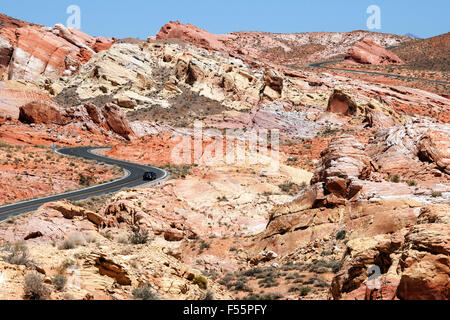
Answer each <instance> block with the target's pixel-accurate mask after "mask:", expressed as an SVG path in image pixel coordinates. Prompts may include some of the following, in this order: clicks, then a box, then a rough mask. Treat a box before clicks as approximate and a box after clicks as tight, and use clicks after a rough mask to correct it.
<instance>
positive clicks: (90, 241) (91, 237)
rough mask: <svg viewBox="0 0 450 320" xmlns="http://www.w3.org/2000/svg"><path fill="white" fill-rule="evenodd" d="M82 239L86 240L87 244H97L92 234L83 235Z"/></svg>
mask: <svg viewBox="0 0 450 320" xmlns="http://www.w3.org/2000/svg"><path fill="white" fill-rule="evenodd" d="M84 239H85V240H86V242H87V243H96V242H97V237H96V236H95V234H94V233H87V234H85V235H84Z"/></svg>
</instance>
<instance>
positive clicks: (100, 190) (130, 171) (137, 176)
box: [0, 147, 168, 222]
mask: <svg viewBox="0 0 450 320" xmlns="http://www.w3.org/2000/svg"><path fill="white" fill-rule="evenodd" d="M95 149H98V148H90V147H81V148H66V149H59V150H58V151H57V152H58V153H60V154H62V155H66V156H72V157H77V158H83V159H86V160H96V161H99V162H103V163H106V164H109V165H115V166H118V167H121V168H123V169H124V170H125V172H126V175H125V177H124V178H122V179H119V180H116V181H113V182H109V183H104V184H101V185H97V186H94V187H89V188H86V189H83V190H78V191H73V192H67V193H63V194H59V195H54V196H48V197H43V198H39V199H34V200H30V201H24V202H19V203H14V204H10V205H7V206H2V207H0V222H2V221H4V220H6V219H7V218H8V217H14V216H20V215H22V214H24V213H28V212H31V211H35V210H37V209H38V208H39V207H40V206H42V205H43V204H45V203H47V202H53V201H58V200H63V199H67V200H75V201H76V200H83V199H87V198H90V197H94V196H100V195H104V194H109V193H114V192H117V191H120V190H122V189H127V188H133V187H137V186H140V185H144V184H148V183H149V181H144V179H143V176H144V173H145V172H148V171H153V172H155V173H156V180H155V181H152V182H157V181H161V180H163V179H165V178H166V177H167V176H168V173H167V172H166V171H164V170H162V169H159V168H156V167H150V166H144V165H140V164H136V163H131V162H126V161H121V160H117V159H111V158H108V157H103V156H100V155H97V154H94V153H93V152H92V151H93V150H95Z"/></svg>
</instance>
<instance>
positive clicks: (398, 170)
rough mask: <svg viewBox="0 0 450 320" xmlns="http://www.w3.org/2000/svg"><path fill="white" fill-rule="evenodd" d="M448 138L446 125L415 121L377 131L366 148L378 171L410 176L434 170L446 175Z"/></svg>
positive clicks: (424, 120) (448, 157)
mask: <svg viewBox="0 0 450 320" xmlns="http://www.w3.org/2000/svg"><path fill="white" fill-rule="evenodd" d="M449 137H450V130H449V128H448V125H445V124H442V123H438V122H433V121H429V120H426V119H415V120H412V121H409V122H407V123H406V124H405V125H403V126H395V127H391V128H384V129H382V130H380V131H379V132H378V133H377V134H376V135H375V136H374V137H373V138H372V139H371V141H369V144H368V145H367V148H366V149H367V153H368V154H369V155H370V156H371V158H372V159H373V160H374V162H376V163H377V164H378V166H379V167H380V168H381V170H382V171H383V172H386V173H389V174H392V175H395V174H397V175H403V176H405V177H413V176H414V175H417V174H418V173H425V172H428V173H430V172H431V170H433V169H436V170H437V172H439V171H441V172H444V173H447V174H448V173H449V169H448V167H449V163H450V154H449V145H450V140H449ZM427 168H428V169H427ZM430 169H431V170H430Z"/></svg>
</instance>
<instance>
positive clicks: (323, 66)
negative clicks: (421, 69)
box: [309, 61, 450, 86]
mask: <svg viewBox="0 0 450 320" xmlns="http://www.w3.org/2000/svg"><path fill="white" fill-rule="evenodd" d="M335 62H340V61H325V62H318V63H312V64H310V65H309V66H310V67H313V68H324V69H330V70H337V71H344V72H350V73H360V74H369V75H375V76H384V77H390V78H395V79H405V80H419V81H425V82H431V83H437V84H442V85H447V86H448V85H450V82H447V81H439V80H430V79H422V78H415V77H408V76H400V75H394V74H390V73H382V72H375V71H362V70H354V69H341V68H335V67H330V66H327V64H329V63H335Z"/></svg>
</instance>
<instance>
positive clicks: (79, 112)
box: [19, 101, 134, 139]
mask: <svg viewBox="0 0 450 320" xmlns="http://www.w3.org/2000/svg"><path fill="white" fill-rule="evenodd" d="M19 121H21V122H24V123H39V124H57V125H67V124H69V123H73V122H80V123H84V124H87V125H88V126H89V124H92V125H93V126H94V125H96V126H97V127H98V128H99V129H105V130H109V131H112V132H115V133H117V134H118V135H120V136H122V137H124V138H125V139H130V138H131V137H133V136H134V132H133V130H132V129H131V127H130V123H129V122H128V120H127V118H126V115H125V114H124V113H123V111H121V109H120V108H119V107H118V106H116V105H115V104H112V103H110V104H106V105H105V106H103V107H102V108H98V107H96V106H95V105H93V104H86V105H84V106H83V105H82V106H78V107H74V108H69V109H62V108H61V107H59V106H58V105H57V104H56V103H54V102H47V101H34V102H30V103H28V104H26V105H24V106H23V107H20V114H19Z"/></svg>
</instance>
